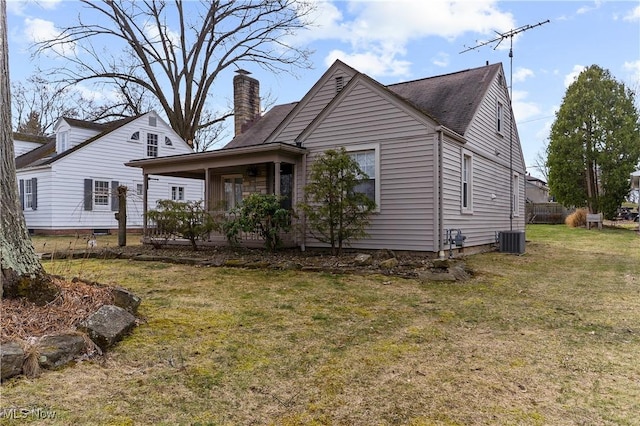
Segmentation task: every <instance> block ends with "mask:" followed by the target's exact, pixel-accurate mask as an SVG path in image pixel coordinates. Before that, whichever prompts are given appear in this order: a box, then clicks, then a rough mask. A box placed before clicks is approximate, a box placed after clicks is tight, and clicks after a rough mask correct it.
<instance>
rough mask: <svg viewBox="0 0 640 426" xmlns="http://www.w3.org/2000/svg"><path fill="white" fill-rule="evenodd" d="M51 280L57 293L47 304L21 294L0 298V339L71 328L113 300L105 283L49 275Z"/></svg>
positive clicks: (20, 337) (51, 332)
mask: <svg viewBox="0 0 640 426" xmlns="http://www.w3.org/2000/svg"><path fill="white" fill-rule="evenodd" d="M53 282H54V285H55V286H57V287H58V288H59V289H60V294H58V296H57V297H56V298H55V299H54V300H53V301H51V302H49V303H48V304H47V305H44V306H37V305H35V304H33V303H31V302H28V301H26V300H25V299H22V298H20V299H2V315H0V325H1V326H2V328H1V329H0V342H2V343H4V342H8V341H12V340H27V339H28V338H29V337H41V336H46V335H50V334H59V333H62V332H69V331H73V330H75V328H76V325H77V324H78V323H79V322H80V321H82V320H84V319H85V318H87V317H88V316H89V315H91V314H92V313H93V312H95V311H96V310H98V309H99V308H100V307H101V306H102V305H106V304H109V303H111V302H112V300H113V295H112V292H111V290H110V289H109V288H108V287H104V286H98V285H90V284H87V283H84V282H81V281H75V282H70V281H67V280H65V279H63V278H61V277H53Z"/></svg>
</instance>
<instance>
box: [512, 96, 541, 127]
mask: <svg viewBox="0 0 640 426" xmlns="http://www.w3.org/2000/svg"><path fill="white" fill-rule="evenodd" d="M527 96H528V93H527V92H525V91H522V90H514V91H513V99H512V100H513V114H514V116H515V118H516V120H517V121H527V120H528V119H530V118H531V117H535V116H537V115H540V107H538V105H537V104H535V103H533V102H527V101H526V98H527Z"/></svg>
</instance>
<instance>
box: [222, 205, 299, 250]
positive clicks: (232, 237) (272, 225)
mask: <svg viewBox="0 0 640 426" xmlns="http://www.w3.org/2000/svg"><path fill="white" fill-rule="evenodd" d="M281 201H282V197H280V196H277V195H273V194H257V193H255V194H251V195H249V196H248V197H247V198H245V199H243V200H242V204H240V205H239V206H238V207H236V208H235V209H233V210H232V211H231V212H230V213H231V214H232V216H233V215H235V218H234V219H228V220H227V221H226V222H224V223H223V225H222V228H223V230H224V233H225V234H226V236H227V240H229V242H230V243H235V242H237V240H238V234H239V233H240V232H241V231H244V232H258V234H260V237H261V238H262V239H263V240H264V245H265V247H266V248H267V250H269V251H275V250H276V249H277V248H278V247H279V246H280V245H281V241H280V232H283V231H285V232H287V231H289V230H291V212H290V211H289V210H287V209H285V208H283V207H282V206H281Z"/></svg>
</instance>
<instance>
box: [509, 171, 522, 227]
mask: <svg viewBox="0 0 640 426" xmlns="http://www.w3.org/2000/svg"><path fill="white" fill-rule="evenodd" d="M511 179H512V180H511V185H513V212H512V213H513V217H520V179H521V178H520V173H518V172H513V177H512V178H511Z"/></svg>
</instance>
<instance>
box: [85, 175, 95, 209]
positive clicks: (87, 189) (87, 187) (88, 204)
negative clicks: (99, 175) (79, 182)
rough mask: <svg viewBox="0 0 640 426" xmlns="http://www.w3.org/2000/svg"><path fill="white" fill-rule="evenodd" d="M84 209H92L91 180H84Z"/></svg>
mask: <svg viewBox="0 0 640 426" xmlns="http://www.w3.org/2000/svg"><path fill="white" fill-rule="evenodd" d="M84 209H85V210H93V180H92V179H85V180H84Z"/></svg>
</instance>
